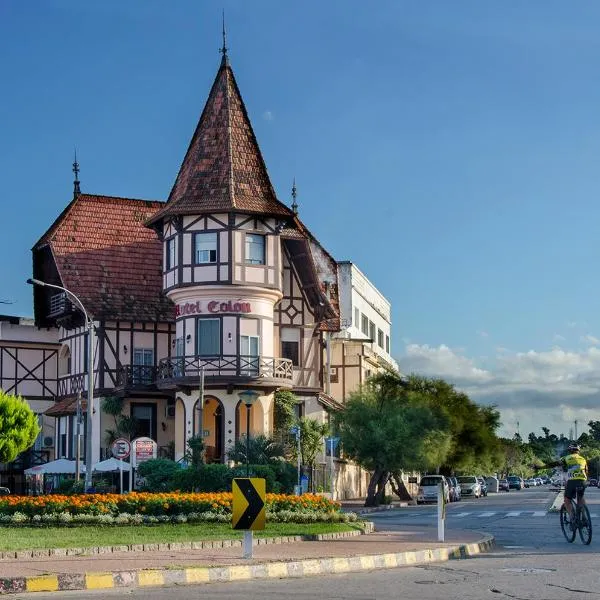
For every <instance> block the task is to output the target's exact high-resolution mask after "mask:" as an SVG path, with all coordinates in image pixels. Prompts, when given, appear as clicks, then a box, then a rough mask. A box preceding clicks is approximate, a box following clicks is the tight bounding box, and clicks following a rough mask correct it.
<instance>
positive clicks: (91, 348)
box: [27, 278, 94, 490]
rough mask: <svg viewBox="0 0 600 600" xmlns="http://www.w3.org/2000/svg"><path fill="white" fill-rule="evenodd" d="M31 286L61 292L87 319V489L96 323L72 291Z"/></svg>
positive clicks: (87, 483) (88, 482) (36, 281)
mask: <svg viewBox="0 0 600 600" xmlns="http://www.w3.org/2000/svg"><path fill="white" fill-rule="evenodd" d="M27 283H28V284H30V285H39V286H40V287H49V288H53V289H55V290H61V291H62V292H64V293H65V294H67V296H68V297H69V298H71V299H72V300H73V301H74V302H75V304H76V305H77V307H78V308H79V310H81V312H82V313H83V316H84V318H85V325H86V327H87V330H88V365H87V371H88V373H87V375H88V376H87V380H88V401H87V419H86V420H87V435H86V439H85V489H86V490H87V489H88V488H90V487H91V486H92V429H93V412H94V322H93V321H92V319H91V318H90V316H89V314H88V312H87V311H86V310H85V307H84V306H83V303H82V302H81V300H80V299H79V298H78V297H77V296H76V295H75V294H74V293H73V292H72V291H71V290H68V289H67V288H65V287H62V286H61V285H55V284H54V283H46V282H45V281H40V280H39V279H33V278H30V279H28V280H27Z"/></svg>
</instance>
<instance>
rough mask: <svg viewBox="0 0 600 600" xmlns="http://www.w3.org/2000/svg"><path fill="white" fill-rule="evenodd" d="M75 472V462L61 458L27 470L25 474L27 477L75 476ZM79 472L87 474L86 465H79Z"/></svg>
mask: <svg viewBox="0 0 600 600" xmlns="http://www.w3.org/2000/svg"><path fill="white" fill-rule="evenodd" d="M75 471H76V463H75V461H74V460H67V459H66V458H59V459H58V460H52V461H50V462H47V463H44V464H43V465H36V466H35V467H30V468H29V469H25V471H24V472H25V475H62V474H69V475H74V474H75ZM79 471H80V473H85V465H84V464H83V463H81V464H80V465H79Z"/></svg>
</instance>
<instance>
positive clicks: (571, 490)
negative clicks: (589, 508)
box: [565, 479, 587, 501]
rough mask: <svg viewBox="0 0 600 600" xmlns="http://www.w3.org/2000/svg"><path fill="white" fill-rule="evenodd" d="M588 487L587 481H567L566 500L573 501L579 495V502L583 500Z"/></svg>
mask: <svg viewBox="0 0 600 600" xmlns="http://www.w3.org/2000/svg"><path fill="white" fill-rule="evenodd" d="M586 485H587V481H585V480H584V479H569V481H567V485H566V486H565V498H568V499H569V500H573V499H574V498H575V495H577V500H578V501H579V500H580V499H581V498H583V494H584V492H585V488H586Z"/></svg>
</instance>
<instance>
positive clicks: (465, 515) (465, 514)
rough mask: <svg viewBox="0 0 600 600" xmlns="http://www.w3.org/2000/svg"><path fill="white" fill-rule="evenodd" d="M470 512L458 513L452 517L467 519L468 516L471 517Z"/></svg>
mask: <svg viewBox="0 0 600 600" xmlns="http://www.w3.org/2000/svg"><path fill="white" fill-rule="evenodd" d="M470 514H471V513H470V512H466V513H464V512H463V513H458V514H457V515H452V516H453V517H467V516H468V515H470Z"/></svg>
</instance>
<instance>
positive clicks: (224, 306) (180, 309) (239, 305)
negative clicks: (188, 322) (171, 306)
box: [175, 300, 252, 317]
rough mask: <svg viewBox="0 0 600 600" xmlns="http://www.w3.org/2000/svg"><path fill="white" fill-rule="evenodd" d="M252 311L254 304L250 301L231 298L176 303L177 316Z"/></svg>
mask: <svg viewBox="0 0 600 600" xmlns="http://www.w3.org/2000/svg"><path fill="white" fill-rule="evenodd" d="M250 312H252V305H251V304H250V302H232V301H231V300H227V301H226V302H221V301H219V300H209V301H208V302H207V301H202V300H197V301H196V302H185V303H182V304H176V305H175V316H176V317H185V316H188V315H201V314H222V313H250Z"/></svg>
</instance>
